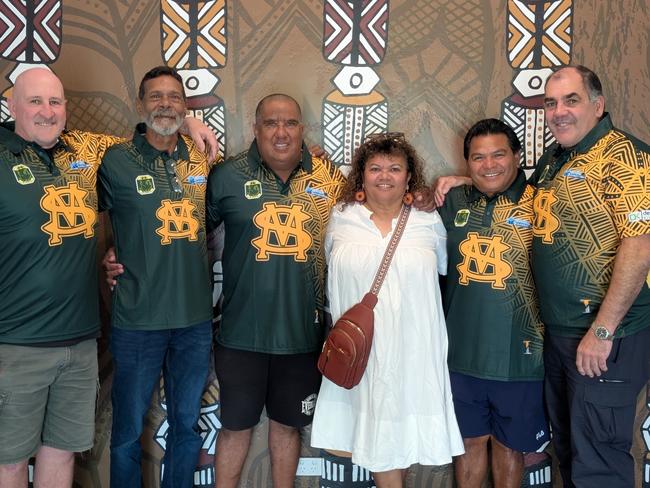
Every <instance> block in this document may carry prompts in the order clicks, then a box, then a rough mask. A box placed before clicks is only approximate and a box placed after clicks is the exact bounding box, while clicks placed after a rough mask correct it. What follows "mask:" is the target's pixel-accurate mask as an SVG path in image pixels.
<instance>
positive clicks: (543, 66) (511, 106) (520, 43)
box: [501, 0, 573, 170]
mask: <svg viewBox="0 0 650 488" xmlns="http://www.w3.org/2000/svg"><path fill="white" fill-rule="evenodd" d="M572 24H573V2H572V0H554V1H549V2H539V1H535V0H508V14H507V21H506V41H507V46H506V48H507V58H508V63H509V64H510V65H511V66H512V67H513V68H514V69H515V70H516V72H515V77H514V79H513V82H512V85H513V87H514V88H515V93H514V94H512V95H511V96H510V97H509V98H508V99H506V100H504V101H503V104H502V112H501V116H502V118H503V120H504V121H505V122H506V123H508V124H509V125H510V126H511V127H512V128H513V129H514V130H515V132H516V133H517V136H518V137H519V139H520V140H521V143H522V149H523V154H522V156H523V157H522V164H523V167H524V168H525V169H528V170H532V169H533V168H534V167H535V165H536V163H537V161H538V160H539V158H540V157H541V155H542V154H543V153H544V151H545V150H546V148H547V147H548V146H550V144H551V143H552V142H553V137H552V135H551V133H550V131H549V130H548V128H547V127H546V125H545V123H544V110H543V98H544V97H543V95H544V84H545V82H546V79H547V78H548V76H549V75H550V74H551V73H552V72H553V71H552V69H551V68H557V67H560V66H562V65H566V64H569V63H570V61H571V43H572Z"/></svg>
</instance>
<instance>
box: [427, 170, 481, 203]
mask: <svg viewBox="0 0 650 488" xmlns="http://www.w3.org/2000/svg"><path fill="white" fill-rule="evenodd" d="M471 184H472V179H471V178H470V177H469V176H441V177H440V178H438V179H437V180H436V181H435V182H434V183H433V186H432V187H431V190H432V191H433V198H434V200H435V203H436V207H442V204H443V203H445V197H446V196H447V193H449V190H451V189H452V188H455V187H457V186H462V185H471Z"/></svg>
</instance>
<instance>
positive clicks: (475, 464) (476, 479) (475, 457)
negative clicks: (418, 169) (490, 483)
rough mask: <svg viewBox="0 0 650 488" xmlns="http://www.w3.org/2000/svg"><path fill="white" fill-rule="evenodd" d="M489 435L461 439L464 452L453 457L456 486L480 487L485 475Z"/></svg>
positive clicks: (465, 487)
mask: <svg viewBox="0 0 650 488" xmlns="http://www.w3.org/2000/svg"><path fill="white" fill-rule="evenodd" d="M489 438H490V436H489V435H484V436H481V437H468V438H465V439H463V443H464V444H465V454H463V455H462V456H457V457H455V458H454V471H455V474H456V483H457V484H458V488H480V487H481V484H482V483H483V480H484V479H485V476H486V475H487V466H488V451H487V442H488V439H489Z"/></svg>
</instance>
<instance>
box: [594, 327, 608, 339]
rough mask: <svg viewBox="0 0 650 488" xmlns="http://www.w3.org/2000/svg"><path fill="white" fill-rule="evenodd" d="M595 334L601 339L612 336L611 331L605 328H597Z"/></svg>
mask: <svg viewBox="0 0 650 488" xmlns="http://www.w3.org/2000/svg"><path fill="white" fill-rule="evenodd" d="M594 333H595V334H596V337H598V338H599V339H607V338H608V337H609V335H610V334H609V331H608V330H607V329H606V328H605V327H596V330H595V331H594Z"/></svg>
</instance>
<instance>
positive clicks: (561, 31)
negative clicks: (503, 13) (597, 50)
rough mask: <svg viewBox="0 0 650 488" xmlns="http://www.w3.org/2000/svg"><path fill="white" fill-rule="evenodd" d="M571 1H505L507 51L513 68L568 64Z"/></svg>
mask: <svg viewBox="0 0 650 488" xmlns="http://www.w3.org/2000/svg"><path fill="white" fill-rule="evenodd" d="M572 3H573V2H572V0H555V1H551V2H539V1H519V0H508V21H507V29H508V34H507V43H508V45H507V50H508V61H509V62H510V65H511V66H512V67H513V68H519V69H523V68H544V67H553V66H561V65H566V64H569V60H570V53H571V23H572V15H571V14H572Z"/></svg>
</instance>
